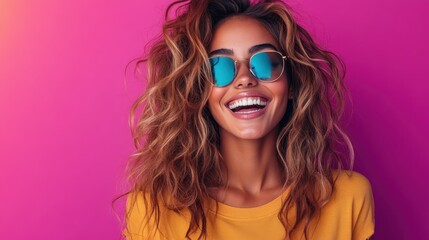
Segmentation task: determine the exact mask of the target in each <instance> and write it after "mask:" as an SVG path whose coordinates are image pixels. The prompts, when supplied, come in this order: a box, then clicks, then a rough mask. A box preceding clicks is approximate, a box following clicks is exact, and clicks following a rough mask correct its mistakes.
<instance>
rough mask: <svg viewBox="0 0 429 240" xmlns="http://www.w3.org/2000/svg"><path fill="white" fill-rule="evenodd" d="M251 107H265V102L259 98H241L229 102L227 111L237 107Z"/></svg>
mask: <svg viewBox="0 0 429 240" xmlns="http://www.w3.org/2000/svg"><path fill="white" fill-rule="evenodd" d="M252 105H259V106H265V105H267V101H266V100H264V99H262V98H259V97H248V98H241V99H237V100H234V101H232V102H230V103H229V104H228V107H229V109H231V110H233V109H235V108H237V107H244V106H252Z"/></svg>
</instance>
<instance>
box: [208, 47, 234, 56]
mask: <svg viewBox="0 0 429 240" xmlns="http://www.w3.org/2000/svg"><path fill="white" fill-rule="evenodd" d="M216 54H222V55H233V54H234V51H233V50H231V49H226V48H220V49H216V50H213V51H211V52H210V53H209V56H212V55H216Z"/></svg>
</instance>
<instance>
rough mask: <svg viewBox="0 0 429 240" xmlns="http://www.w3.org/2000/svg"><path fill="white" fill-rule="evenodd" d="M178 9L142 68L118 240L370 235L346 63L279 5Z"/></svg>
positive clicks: (205, 4)
mask: <svg viewBox="0 0 429 240" xmlns="http://www.w3.org/2000/svg"><path fill="white" fill-rule="evenodd" d="M177 5H179V6H177ZM175 7H178V8H177V10H176V13H177V16H176V17H175V18H174V19H170V20H167V21H166V23H165V25H164V28H163V38H162V39H161V40H159V41H158V42H156V43H155V44H154V46H153V47H152V48H151V51H150V52H149V54H148V56H147V58H145V59H142V60H141V62H145V63H146V64H147V67H148V70H149V71H148V76H147V78H148V89H147V90H146V92H145V93H144V94H143V95H142V97H141V98H139V99H138V100H137V101H136V102H135V104H134V106H133V109H132V115H131V118H132V120H134V114H135V112H137V110H138V109H139V108H140V107H143V113H142V115H141V116H139V117H138V118H137V124H135V123H134V121H132V129H133V136H134V140H135V143H136V148H137V151H136V153H135V154H133V155H132V157H131V159H130V162H129V168H128V171H129V177H130V180H131V183H132V189H131V190H130V191H129V193H127V195H128V201H127V212H126V222H127V227H126V229H124V236H125V237H126V238H127V239H185V238H188V239H328V240H329V239H332V240H334V239H369V238H370V237H371V236H372V235H373V232H374V214H373V212H374V209H373V198H372V193H371V186H370V184H369V182H368V180H367V179H366V178H365V177H364V176H362V175H360V174H359V173H357V172H353V171H351V166H352V162H353V148H352V145H351V143H350V141H349V139H348V137H347V136H346V135H345V134H344V132H343V131H342V130H341V129H340V127H339V126H338V121H339V118H340V116H341V112H342V109H343V102H344V100H343V99H344V91H345V90H344V85H343V76H342V75H343V71H342V62H341V61H340V60H339V59H338V58H337V57H336V56H335V55H334V54H333V53H331V52H329V51H326V50H323V49H321V48H319V47H318V46H317V44H316V43H314V41H313V40H312V38H311V37H310V35H309V34H308V33H307V31H305V30H304V29H303V28H302V27H301V26H300V25H299V24H298V23H296V22H295V21H294V19H293V16H292V15H291V10H290V8H289V7H288V6H287V5H285V4H284V3H282V2H280V1H252V2H250V1H245V0H213V1H210V0H198V1H196V0H194V1H177V2H176V3H173V4H172V5H171V6H170V7H169V10H170V9H172V8H175ZM166 16H169V11H167V14H166ZM344 146H345V147H346V149H348V154H344V153H343V154H342V153H341V152H340V151H339V149H344ZM344 168H346V169H348V171H346V170H342V169H344Z"/></svg>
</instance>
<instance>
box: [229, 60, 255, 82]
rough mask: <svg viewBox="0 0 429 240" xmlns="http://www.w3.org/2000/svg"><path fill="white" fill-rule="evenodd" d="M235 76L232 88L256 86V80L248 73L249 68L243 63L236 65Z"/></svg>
mask: <svg viewBox="0 0 429 240" xmlns="http://www.w3.org/2000/svg"><path fill="white" fill-rule="evenodd" d="M237 68H238V69H237V76H236V77H235V79H234V83H233V84H234V87H236V88H246V87H255V86H257V85H258V80H257V79H256V78H255V77H254V76H253V74H252V73H251V72H250V69H249V67H248V66H247V65H246V64H244V63H243V62H239V63H237Z"/></svg>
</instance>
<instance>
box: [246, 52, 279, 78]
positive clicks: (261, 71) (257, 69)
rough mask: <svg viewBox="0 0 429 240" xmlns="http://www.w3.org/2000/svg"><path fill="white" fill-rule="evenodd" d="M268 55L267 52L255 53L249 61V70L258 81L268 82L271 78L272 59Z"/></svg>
mask: <svg viewBox="0 0 429 240" xmlns="http://www.w3.org/2000/svg"><path fill="white" fill-rule="evenodd" d="M270 54H271V53H269V52H260V53H257V54H255V55H253V57H252V59H251V61H250V68H251V69H252V72H253V74H255V77H257V78H258V79H261V80H268V79H271V78H272V72H273V68H272V67H273V59H272V56H270Z"/></svg>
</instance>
